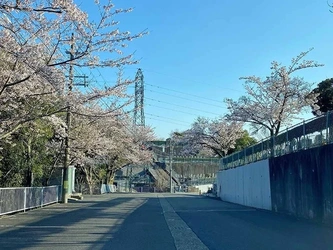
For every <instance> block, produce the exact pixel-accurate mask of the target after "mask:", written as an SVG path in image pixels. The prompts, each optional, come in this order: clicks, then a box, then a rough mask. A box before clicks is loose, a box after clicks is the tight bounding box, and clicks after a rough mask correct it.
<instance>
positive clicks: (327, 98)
mask: <svg viewBox="0 0 333 250" xmlns="http://www.w3.org/2000/svg"><path fill="white" fill-rule="evenodd" d="M312 93H313V94H316V95H318V97H317V99H318V100H317V102H315V103H314V105H312V106H311V107H312V113H313V114H314V115H316V116H318V115H321V114H323V113H326V112H327V111H330V110H333V78H328V79H326V80H324V81H322V82H320V83H319V84H318V87H317V88H315V89H314V90H313V91H312Z"/></svg>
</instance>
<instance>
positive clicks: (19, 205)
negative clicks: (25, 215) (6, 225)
mask: <svg viewBox="0 0 333 250" xmlns="http://www.w3.org/2000/svg"><path fill="white" fill-rule="evenodd" d="M60 199H61V187H60V186H49V187H18V188H0V215H4V214H9V213H14V212H19V211H25V210H27V209H31V208H36V207H42V206H45V205H49V204H52V203H57V202H59V201H60Z"/></svg>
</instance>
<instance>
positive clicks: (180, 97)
mask: <svg viewBox="0 0 333 250" xmlns="http://www.w3.org/2000/svg"><path fill="white" fill-rule="evenodd" d="M148 91H150V92H153V93H158V94H162V95H167V96H171V97H176V98H179V99H182V100H187V101H191V102H196V103H202V104H205V105H209V106H214V107H218V108H223V109H227V107H222V106H218V105H214V104H210V103H206V102H201V101H198V100H192V99H188V98H184V97H182V96H176V95H170V94H166V93H162V92H158V91H154V90H148Z"/></svg>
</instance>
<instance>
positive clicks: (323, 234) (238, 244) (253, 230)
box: [0, 194, 333, 250]
mask: <svg viewBox="0 0 333 250" xmlns="http://www.w3.org/2000/svg"><path fill="white" fill-rule="evenodd" d="M0 249H11V250H13V249H52V250H53V249H54V250H58V249H59V250H60V249H61V250H63V249H66V250H71V249H73V250H75V249H78V250H83V249H91V250H95V249H96V250H98V249H103V250H104V249H105V250H106V249H115V250H117V249H120V250H126V249H135V250H137V249H138V250H141V249H142V250H143V249H144V250H150V249H151V250H160V249H161V250H162V249H163V250H169V249H170V250H173V249H177V250H187V249H191V250H203V249H232V250H234V249H237V250H238V249H246V250H247V249H249V250H252V249H253V250H259V249H265V250H266V249H267V250H275V249H283V250H285V249H291V250H298V249H302V250H303V249H304V250H307V249H311V250H313V249H316V250H317V249H318V250H319V249H325V250H326V249H328V250H329V249H332V250H333V225H332V226H328V225H320V224H317V223H313V222H309V221H305V220H297V219H295V218H293V217H289V216H285V215H280V214H276V213H272V212H268V211H262V210H256V209H253V208H247V207H243V206H238V205H234V204H230V203H226V202H222V201H220V200H215V199H211V198H207V197H202V196H197V195H186V194H174V195H170V194H108V195H100V196H85V197H84V200H83V201H75V202H71V203H68V204H55V205H51V206H47V207H44V208H41V209H35V210H31V211H28V212H26V213H18V214H15V215H11V216H3V217H0Z"/></svg>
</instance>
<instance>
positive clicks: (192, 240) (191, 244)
mask: <svg viewBox="0 0 333 250" xmlns="http://www.w3.org/2000/svg"><path fill="white" fill-rule="evenodd" d="M159 200H160V204H161V206H162V209H163V214H164V218H165V221H166V222H167V225H168V227H169V230H170V232H171V235H172V237H173V239H174V242H175V246H176V248H177V250H208V247H207V246H206V245H205V244H204V243H203V242H202V241H201V240H200V239H199V238H198V236H197V235H196V234H195V233H194V232H193V231H192V229H191V228H189V226H188V225H187V224H186V223H185V222H184V221H183V220H182V218H180V217H179V215H178V214H177V213H176V212H175V210H174V209H173V208H172V206H171V205H170V204H169V202H168V201H167V200H166V198H164V197H163V196H162V197H159Z"/></svg>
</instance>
